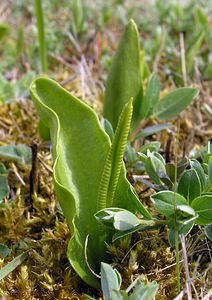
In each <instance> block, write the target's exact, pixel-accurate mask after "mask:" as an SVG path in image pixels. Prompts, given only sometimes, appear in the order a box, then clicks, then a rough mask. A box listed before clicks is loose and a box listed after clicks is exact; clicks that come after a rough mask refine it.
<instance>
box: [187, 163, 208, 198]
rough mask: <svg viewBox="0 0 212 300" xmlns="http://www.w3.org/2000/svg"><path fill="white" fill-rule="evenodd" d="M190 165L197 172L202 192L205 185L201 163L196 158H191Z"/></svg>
mask: <svg viewBox="0 0 212 300" xmlns="http://www.w3.org/2000/svg"><path fill="white" fill-rule="evenodd" d="M190 165H191V167H192V168H193V169H194V170H196V172H197V175H198V177H199V180H200V183H201V192H202V191H204V189H205V185H206V179H205V173H204V170H203V168H202V166H201V164H200V163H199V162H198V160H196V159H191V160H190Z"/></svg>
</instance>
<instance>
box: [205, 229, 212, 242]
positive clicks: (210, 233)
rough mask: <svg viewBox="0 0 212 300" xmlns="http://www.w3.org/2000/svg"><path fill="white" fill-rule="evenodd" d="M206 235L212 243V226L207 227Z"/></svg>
mask: <svg viewBox="0 0 212 300" xmlns="http://www.w3.org/2000/svg"><path fill="white" fill-rule="evenodd" d="M204 229H205V234H206V236H207V238H208V239H209V240H210V241H212V225H208V226H205V228H204Z"/></svg>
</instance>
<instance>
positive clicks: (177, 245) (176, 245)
mask: <svg viewBox="0 0 212 300" xmlns="http://www.w3.org/2000/svg"><path fill="white" fill-rule="evenodd" d="M179 135H180V121H179V120H178V123H177V138H176V149H175V172H174V233H175V253H176V272H177V292H178V293H179V292H180V264H179V232H178V225H177V210H176V190H177V163H178V151H179Z"/></svg>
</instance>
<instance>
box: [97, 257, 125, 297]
mask: <svg viewBox="0 0 212 300" xmlns="http://www.w3.org/2000/svg"><path fill="white" fill-rule="evenodd" d="M101 287H102V291H103V294H104V297H105V300H111V299H113V298H112V294H113V291H118V290H119V288H120V274H119V273H118V271H117V270H116V271H115V270H113V268H112V267H111V266H110V265H109V264H106V263H101Z"/></svg>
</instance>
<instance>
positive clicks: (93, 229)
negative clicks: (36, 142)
mask: <svg viewBox="0 0 212 300" xmlns="http://www.w3.org/2000/svg"><path fill="white" fill-rule="evenodd" d="M31 95H32V98H33V100H34V103H35V106H36V107H37V109H38V112H39V114H40V116H41V119H42V121H43V123H45V125H46V126H49V127H50V134H51V140H52V146H53V160H54V184H55V191H56V194H57V197H58V199H59V201H60V205H61V208H62V210H63V213H64V215H65V217H66V220H67V223H68V225H69V227H70V230H71V233H72V237H71V240H70V243H69V248H68V257H69V260H70V262H71V264H72V266H73V267H74V269H75V270H76V272H77V273H78V274H79V275H80V277H82V279H83V280H85V281H86V282H87V283H88V284H90V285H92V286H98V280H97V278H96V277H95V276H94V275H93V273H92V272H91V269H92V270H93V271H94V272H96V273H98V272H99V271H100V263H101V262H103V261H108V259H109V258H108V255H107V254H106V244H105V243H110V241H111V237H112V232H111V231H110V230H105V228H104V227H103V226H102V225H101V224H99V225H98V222H97V221H96V220H95V218H94V214H95V213H96V212H97V211H98V210H101V209H103V208H106V207H111V206H118V207H122V208H125V209H129V210H131V211H132V212H139V213H141V214H142V215H145V216H146V217H147V218H151V216H150V214H149V213H148V211H147V210H146V209H145V208H144V206H143V205H142V204H141V202H140V201H139V199H138V198H137V196H136V194H135V192H134V191H133V189H132V187H131V185H130V183H129V182H128V181H127V179H126V175H125V173H126V171H125V167H124V165H123V161H122V160H123V154H124V150H125V146H126V141H127V137H128V134H129V129H130V121H131V116H132V100H130V101H129V103H128V104H127V105H126V106H125V107H124V109H123V112H122V114H121V116H120V120H119V124H118V126H117V130H116V132H115V135H114V139H113V142H112V144H111V142H110V139H109V136H108V135H107V134H106V133H105V132H104V130H103V128H102V127H101V124H100V121H99V120H98V117H97V115H96V114H95V112H94V111H92V109H91V108H89V107H88V106H87V105H86V104H84V103H83V102H81V101H80V100H79V99H77V98H75V97H73V96H72V95H71V94H69V93H68V92H67V91H65V90H64V89H63V88H62V87H60V86H59V85H58V84H57V83H55V82H54V81H52V80H49V79H45V78H40V79H37V80H35V81H34V82H33V83H32V85H31ZM82 170H83V171H82ZM87 236H88V243H87V247H86V249H85V245H86V238H87ZM85 251H86V255H85ZM86 257H87V259H86Z"/></svg>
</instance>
